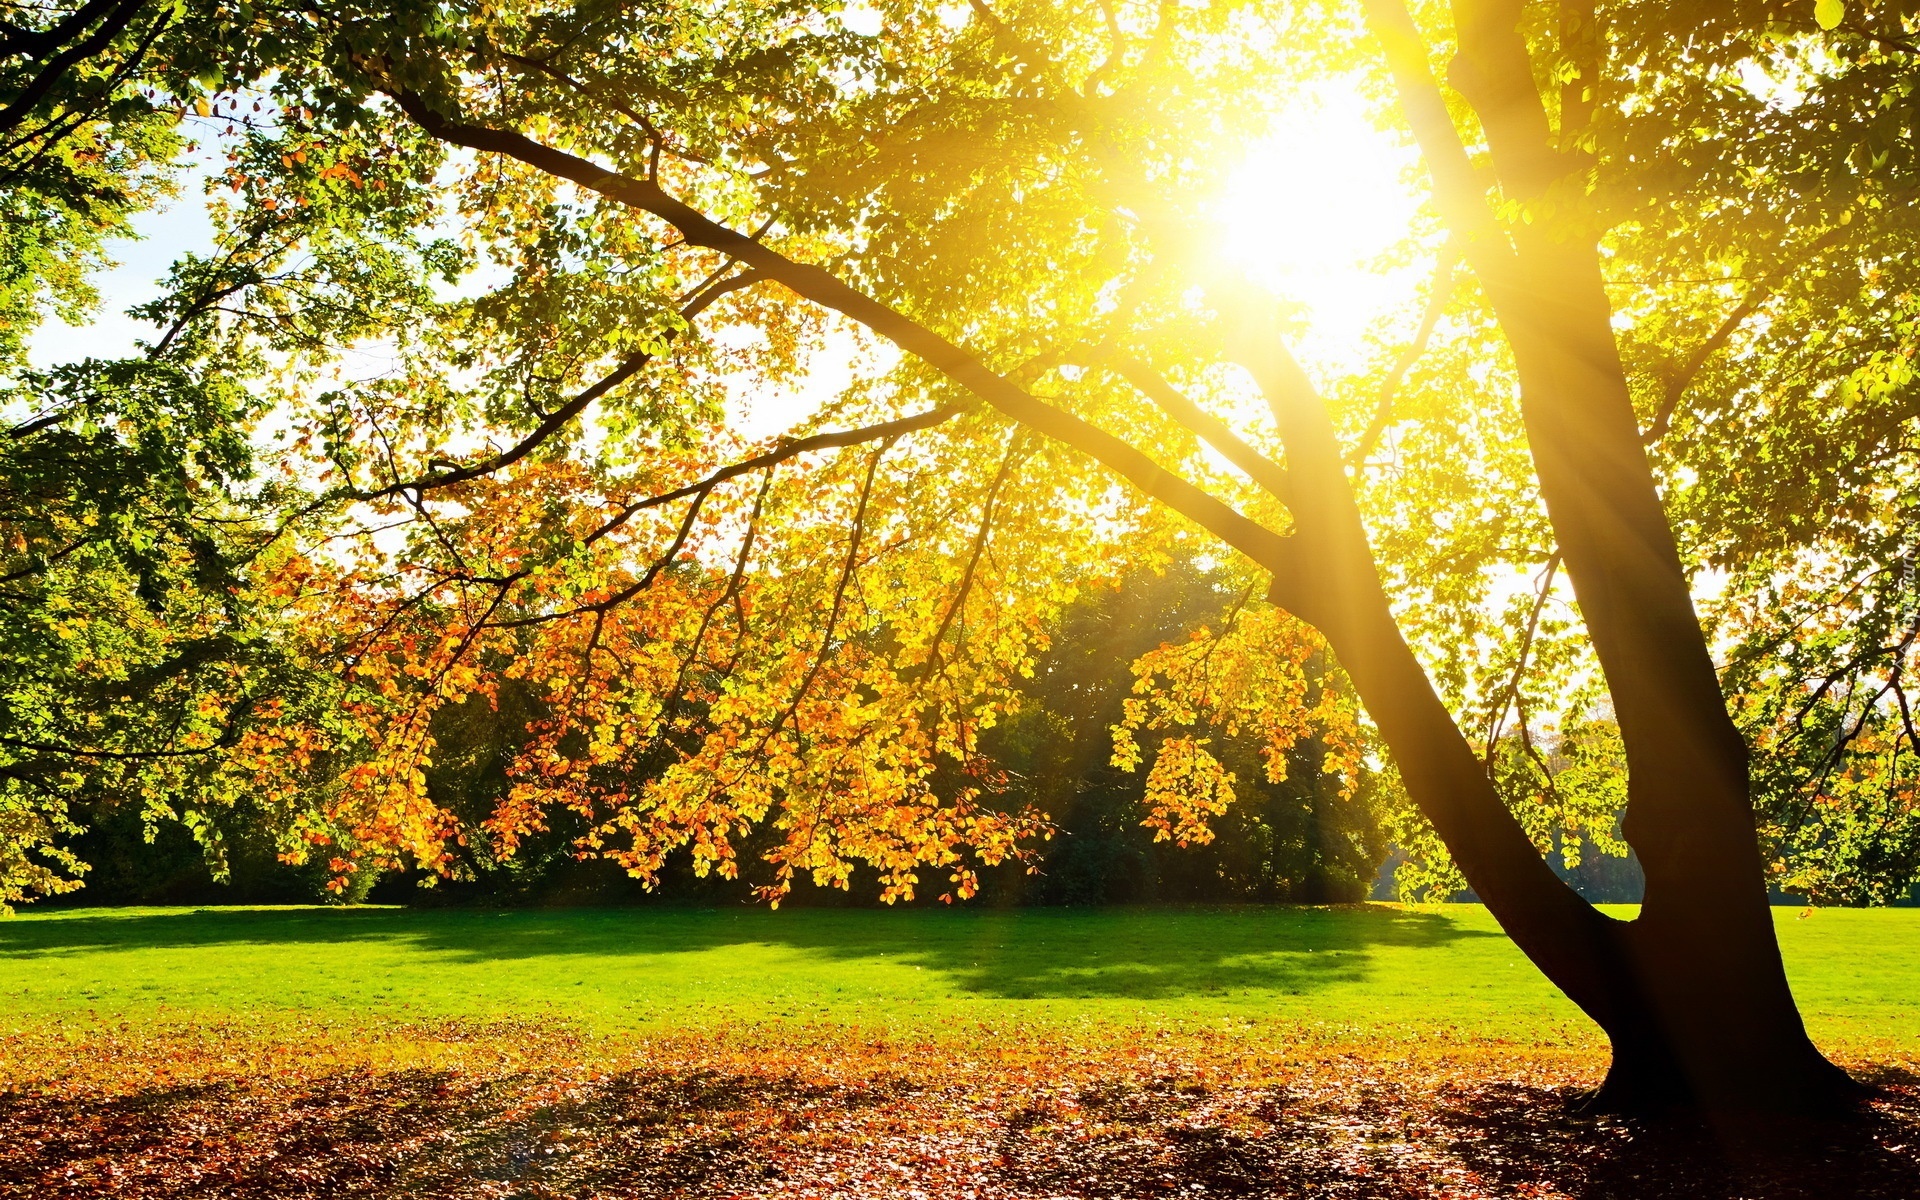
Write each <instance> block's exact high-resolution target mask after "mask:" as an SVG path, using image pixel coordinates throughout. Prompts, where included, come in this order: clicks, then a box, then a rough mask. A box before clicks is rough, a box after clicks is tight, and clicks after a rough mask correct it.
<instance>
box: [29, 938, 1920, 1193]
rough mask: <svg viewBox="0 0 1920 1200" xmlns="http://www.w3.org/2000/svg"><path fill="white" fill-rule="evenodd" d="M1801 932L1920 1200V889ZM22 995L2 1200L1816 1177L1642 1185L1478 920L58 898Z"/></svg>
mask: <svg viewBox="0 0 1920 1200" xmlns="http://www.w3.org/2000/svg"><path fill="white" fill-rule="evenodd" d="M1776 915H1777V919H1778V920H1779V923H1780V932H1781V940H1782V944H1783V947H1784V952H1785V954H1786V958H1787V963H1788V969H1789V973H1790V975H1791V976H1792V979H1793V983H1794V987H1795V991H1796V994H1797V995H1798V996H1799V998H1800V1001H1801V1004H1802V1006H1803V1009H1804V1011H1805V1012H1806V1014H1807V1018H1808V1023H1809V1026H1810V1028H1811V1029H1812V1031H1813V1033H1814V1036H1815V1038H1816V1040H1817V1041H1819V1042H1820V1043H1821V1044H1822V1045H1823V1046H1824V1047H1825V1048H1827V1049H1828V1050H1829V1052H1830V1053H1832V1054H1834V1055H1835V1056H1836V1057H1838V1058H1840V1059H1841V1060H1843V1061H1845V1062H1847V1063H1849V1064H1850V1065H1853V1066H1854V1067H1855V1068H1856V1070H1858V1071H1860V1072H1861V1073H1863V1074H1867V1075H1869V1076H1870V1077H1872V1078H1874V1079H1876V1080H1878V1081H1879V1082H1881V1083H1882V1084H1883V1085H1885V1086H1886V1087H1887V1089H1888V1090H1887V1093H1886V1095H1887V1099H1886V1100H1885V1101H1883V1102H1882V1105H1881V1109H1882V1111H1881V1113H1880V1116H1879V1117H1878V1118H1876V1120H1877V1122H1878V1123H1877V1124H1875V1125H1873V1126H1871V1127H1870V1128H1869V1129H1868V1130H1867V1131H1864V1132H1861V1133H1860V1134H1859V1135H1858V1137H1857V1138H1856V1142H1857V1144H1853V1145H1852V1147H1851V1149H1850V1150H1849V1151H1848V1154H1849V1159H1848V1164H1849V1165H1847V1166H1846V1168H1845V1170H1846V1171H1849V1172H1853V1173H1854V1174H1853V1175H1852V1176H1849V1177H1850V1178H1855V1179H1856V1181H1857V1183H1858V1187H1857V1188H1856V1191H1857V1192H1858V1194H1862V1195H1910V1194H1913V1193H1911V1192H1909V1191H1903V1190H1902V1189H1904V1188H1906V1187H1907V1186H1908V1185H1909V1184H1911V1183H1912V1181H1913V1180H1914V1179H1915V1178H1920V1171H1916V1167H1915V1159H1916V1157H1917V1155H1916V1153H1915V1151H1914V1147H1915V1145H1916V1144H1917V1143H1920V1086H1916V1080H1915V1076H1914V1075H1913V1074H1912V1069H1913V1068H1914V1067H1915V1065H1916V1064H1920V910H1912V909H1908V910H1878V911H1852V910H1824V909H1823V910H1819V911H1817V912H1814V913H1812V914H1811V915H1809V916H1806V917H1804V918H1803V917H1801V916H1800V915H1799V911H1798V910H1793V909H1783V910H1779V911H1778V912H1777V914H1776ZM0 1005H4V1014H5V1015H4V1018H0V1021H3V1022H4V1023H3V1024H0V1089H7V1090H5V1091H0V1127H4V1128H5V1129H6V1130H7V1132H8V1135H9V1138H8V1140H7V1141H6V1143H5V1148H4V1149H0V1197H5V1198H7V1200H11V1198H12V1197H14V1196H21V1197H25V1196H35V1197H40V1196H73V1197H82V1196H86V1197H91V1196H101V1195H126V1196H141V1197H164V1196H174V1195H178V1196H195V1197H200V1196H208V1197H228V1196H231V1197H236V1198H237V1197H266V1196H274V1197H279V1196H296V1195H297V1196H306V1195H336V1194H354V1195H370V1196H395V1197H398V1196H429V1195H431V1196H441V1195H445V1196H461V1197H469V1196H471V1197H506V1196H528V1197H531V1196H555V1195H569V1196H581V1197H589V1196H592V1197H607V1198H609V1200H610V1198H612V1197H629V1196H668V1195H673V1196H725V1195H735V1194H738V1195H755V1196H760V1195H765V1196H776V1195H777V1196H806V1195H815V1196H830V1195H837V1196H848V1197H858V1196H870V1195H871V1196H893V1195H900V1194H905V1192H906V1191H908V1190H911V1189H910V1188H909V1184H911V1187H912V1188H918V1189H919V1191H920V1193H921V1194H924V1195H927V1196H954V1197H959V1196H964V1195H976V1194H977V1195H993V1196H1036V1197H1038V1196H1055V1195H1059V1196H1065V1195H1075V1196H1078V1195H1111V1196H1139V1195H1159V1194H1175V1193H1178V1194H1184V1195H1206V1196H1228V1195H1232V1196H1241V1195H1296V1194H1298V1195H1326V1196H1353V1197H1360V1196H1366V1197H1372V1196H1381V1197H1401V1196H1436V1197H1437V1196H1453V1197H1479V1196H1523V1195H1524V1196H1579V1197H1582V1198H1583V1200H1585V1198H1596V1200H1597V1198H1599V1197H1608V1196H1636V1197H1637V1196H1642V1195H1663V1196H1664V1195H1676V1196H1678V1195H1687V1196H1693V1195H1701V1196H1708V1195H1716V1194H1724V1195H1729V1196H1731V1195H1765V1196H1781V1197H1785V1196H1796V1195H1802V1194H1817V1193H1814V1192H1807V1191H1803V1190H1795V1189H1796V1188H1797V1187H1799V1185H1797V1184H1795V1183H1793V1182H1792V1180H1791V1179H1789V1178H1787V1177H1784V1176H1783V1177H1781V1178H1782V1179H1786V1180H1787V1181H1786V1182H1784V1183H1783V1182H1781V1180H1780V1179H1774V1178H1773V1175H1777V1174H1778V1173H1777V1172H1774V1173H1773V1174H1769V1172H1768V1171H1767V1170H1765V1169H1760V1170H1759V1173H1758V1174H1757V1175H1756V1174H1755V1173H1754V1170H1755V1169H1754V1168H1752V1167H1751V1165H1750V1164H1749V1167H1748V1168H1745V1169H1744V1170H1745V1174H1741V1173H1740V1172H1738V1171H1734V1168H1732V1167H1724V1171H1729V1172H1734V1173H1733V1174H1724V1172H1723V1174H1721V1175H1716V1174H1715V1172H1716V1171H1722V1169H1723V1166H1724V1164H1722V1165H1715V1163H1714V1162H1713V1161H1712V1160H1711V1158H1710V1157H1709V1158H1708V1159H1701V1157H1700V1155H1699V1154H1698V1151H1697V1147H1684V1148H1682V1149H1680V1150H1678V1151H1675V1152H1674V1153H1673V1154H1671V1155H1669V1156H1668V1160H1667V1161H1668V1162H1669V1166H1670V1167H1671V1168H1672V1170H1673V1171H1674V1172H1677V1174H1673V1175H1672V1176H1671V1178H1670V1179H1668V1181H1667V1183H1666V1184H1663V1187H1667V1188H1669V1189H1670V1190H1663V1191H1659V1192H1652V1191H1647V1190H1646V1188H1645V1186H1644V1183H1643V1181H1642V1176H1641V1173H1642V1172H1643V1171H1644V1170H1645V1169H1646V1168H1647V1165H1648V1163H1649V1162H1650V1161H1654V1162H1658V1161H1661V1155H1662V1143H1661V1141H1660V1139H1661V1138H1663V1137H1667V1136H1669V1135H1668V1134H1666V1133H1660V1132H1657V1131H1649V1130H1636V1129H1634V1128H1633V1127H1630V1126H1624V1125H1618V1124H1610V1123H1608V1122H1605V1121H1595V1120H1594V1119H1592V1118H1591V1117H1589V1116H1587V1115H1585V1114H1583V1113H1582V1112H1581V1111H1580V1109H1579V1104H1580V1097H1581V1096H1582V1094H1583V1089H1584V1088H1587V1087H1590V1086H1591V1085H1592V1084H1593V1083H1594V1082H1595V1081H1596V1072H1597V1070H1598V1069H1599V1068H1600V1067H1601V1066H1602V1065H1603V1064H1604V1061H1605V1056H1604V1050H1605V1048H1604V1042H1603V1040H1602V1039H1601V1038H1600V1037H1599V1036H1598V1034H1597V1033H1596V1032H1595V1031H1594V1030H1593V1029H1592V1027H1591V1026H1590V1025H1589V1024H1587V1023H1586V1022H1585V1020H1584V1019H1583V1018H1581V1017H1580V1015H1579V1014H1578V1013H1577V1012H1575V1011H1574V1010H1573V1009H1572V1008H1571V1006H1570V1005H1568V1004H1567V1002H1566V1001H1565V1000H1564V999H1562V998H1561V997H1560V996H1559V995H1558V993H1556V992H1555V991H1554V990H1553V989H1552V988H1551V987H1549V986H1548V985H1547V984H1546V982H1545V981H1544V980H1543V979H1542V978H1541V977H1540V976H1539V974H1538V973H1537V972H1536V971H1535V970H1534V969H1533V968H1532V967H1531V966H1530V965H1529V964H1528V963H1527V962H1526V961H1525V960H1524V959H1523V958H1521V957H1520V956H1519V955H1518V954H1517V953H1516V952H1515V951H1514V949H1513V947H1512V945H1511V943H1509V942H1508V941H1507V940H1506V938H1505V937H1504V936H1502V935H1501V934H1500V933H1499V932H1498V930H1497V929H1496V928H1495V927H1494V926H1493V924H1492V922H1491V921H1490V920H1489V918H1488V917H1487V915H1486V913H1485V912H1484V910H1482V909H1480V908H1478V907H1475V906H1464V905H1463V906H1438V907H1422V908H1398V907H1394V906H1387V905H1365V906H1357V907H1352V908H1335V909H1273V908H1244V909H1189V910H1164V909H1163V910H1111V909H1110V910H1091V911H1086V910H1038V911H1036V910H1023V911H1015V912H1004V913H995V912H969V911H871V910H807V909H801V910H791V911H783V912H779V913H771V912H767V911H764V910H761V909H740V910H725V911H705V910H676V909H629V910H603V911H577V910H576V911H510V912H481V911H469V910H452V911H432V910H403V909H199V910H192V909H126V910H102V909H93V910H86V909H81V910H67V911H52V910H48V911H40V912H33V911H28V912H26V913H23V914H22V915H21V916H19V917H17V918H15V919H12V920H9V921H4V922H0ZM1649 1156H1651V1158H1650V1157H1649ZM1763 1177H1764V1178H1763ZM10 1179H11V1180H16V1181H18V1183H16V1184H9V1183H8V1182H7V1180H10ZM1756 1179H1761V1180H1762V1182H1761V1183H1753V1181H1754V1180H1756ZM1767 1179H1771V1180H1772V1182H1765V1180H1767ZM1729 1180H1735V1181H1736V1182H1737V1180H1745V1181H1747V1183H1749V1184H1752V1185H1753V1186H1752V1188H1749V1189H1748V1190H1738V1189H1735V1188H1734V1185H1733V1184H1732V1183H1729V1182H1728V1181H1729ZM1741 1186H1742V1187H1744V1186H1746V1185H1745V1184H1742V1185H1741ZM1822 1186H1824V1185H1822ZM1730 1189H1731V1190H1730ZM1769 1189H1772V1190H1769ZM1834 1194H1837V1193H1834Z"/></svg>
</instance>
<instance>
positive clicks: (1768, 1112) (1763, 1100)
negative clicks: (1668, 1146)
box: [1586, 1039, 1874, 1124]
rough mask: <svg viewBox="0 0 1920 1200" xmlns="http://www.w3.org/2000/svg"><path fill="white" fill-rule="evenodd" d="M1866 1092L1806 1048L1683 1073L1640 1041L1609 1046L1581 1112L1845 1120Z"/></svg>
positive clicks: (1810, 1047) (1675, 1061) (1712, 1118)
mask: <svg viewBox="0 0 1920 1200" xmlns="http://www.w3.org/2000/svg"><path fill="white" fill-rule="evenodd" d="M1873 1094H1874V1090H1873V1089H1872V1088H1870V1087H1868V1086H1867V1085H1866V1084H1863V1083H1861V1082H1859V1081H1858V1080H1856V1079H1854V1078H1853V1077H1852V1076H1851V1075H1848V1074H1847V1073H1846V1072H1845V1071H1843V1070H1841V1069H1840V1068H1839V1067H1836V1066H1834V1065H1833V1064H1832V1063H1830V1062H1828V1061H1827V1060H1826V1059H1825V1058H1824V1057H1822V1056H1821V1054H1820V1052H1819V1051H1818V1050H1816V1049H1814V1047H1813V1044H1812V1043H1811V1042H1806V1041H1804V1040H1803V1041H1802V1042H1801V1044H1800V1045H1799V1046H1795V1047H1788V1048H1784V1049H1783V1050H1782V1051H1781V1052H1779V1053H1777V1054H1774V1055H1769V1056H1766V1057H1765V1058H1763V1059H1762V1060H1761V1061H1759V1062H1742V1063H1735V1064H1727V1069H1725V1070H1717V1071H1716V1070H1703V1069H1702V1066H1701V1064H1698V1063H1695V1064H1693V1065H1692V1069H1691V1070H1689V1069H1688V1068H1687V1067H1686V1066H1683V1065H1682V1063H1681V1062H1680V1060H1679V1059H1678V1058H1677V1057H1676V1056H1675V1055H1673V1054H1672V1053H1671V1052H1670V1051H1668V1050H1666V1049H1665V1047H1663V1046H1660V1045H1658V1044H1657V1043H1656V1044H1648V1043H1647V1042H1646V1041H1644V1040H1641V1039H1634V1040H1633V1041H1623V1040H1616V1042H1615V1046H1614V1056H1613V1063H1612V1065H1611V1066H1610V1067H1609V1068H1608V1069H1607V1078H1606V1080H1605V1081H1604V1082H1603V1083H1602V1084H1601V1085H1600V1089H1599V1090H1598V1091H1597V1092H1595V1093H1594V1094H1593V1096H1592V1098H1591V1099H1590V1100H1589V1101H1588V1103H1587V1106H1586V1108H1587V1111H1589V1112H1593V1113H1606V1114H1609V1115H1616V1116H1638V1117H1662V1118H1674V1117H1683V1118H1684V1117H1697V1118H1701V1119H1706V1120H1710V1121H1713V1122H1714V1123H1716V1124H1717V1123H1719V1122H1720V1121H1721V1120H1722V1119H1725V1118H1735V1119H1738V1118H1750V1119H1765V1118H1768V1117H1788V1118H1802V1117H1820V1118H1846V1117H1848V1116H1850V1115H1854V1114H1857V1113H1858V1112H1859V1111H1860V1110H1861V1106H1862V1104H1863V1103H1864V1102H1865V1101H1866V1100H1867V1099H1868V1098H1869V1097H1871V1096H1872V1095H1873Z"/></svg>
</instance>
